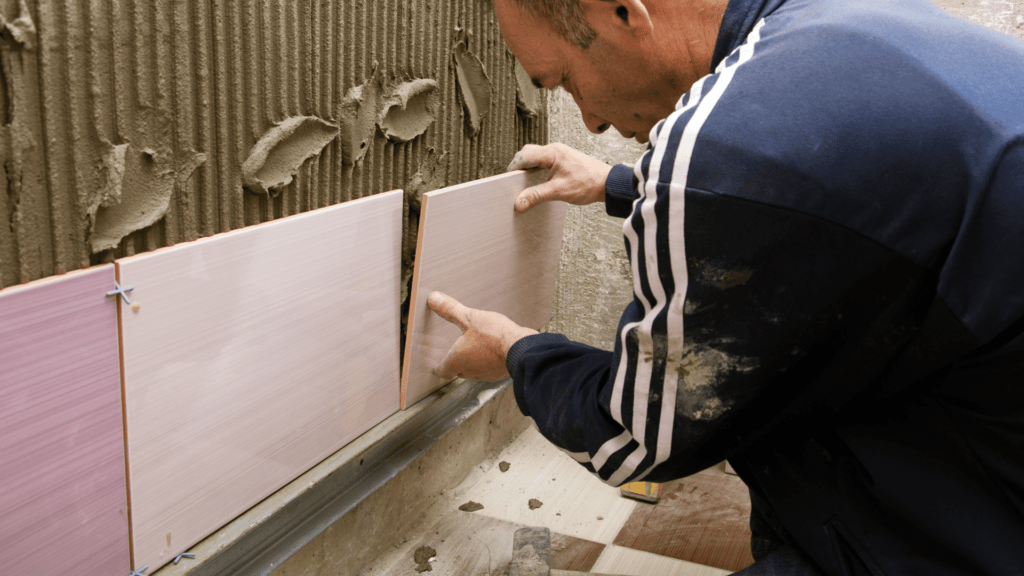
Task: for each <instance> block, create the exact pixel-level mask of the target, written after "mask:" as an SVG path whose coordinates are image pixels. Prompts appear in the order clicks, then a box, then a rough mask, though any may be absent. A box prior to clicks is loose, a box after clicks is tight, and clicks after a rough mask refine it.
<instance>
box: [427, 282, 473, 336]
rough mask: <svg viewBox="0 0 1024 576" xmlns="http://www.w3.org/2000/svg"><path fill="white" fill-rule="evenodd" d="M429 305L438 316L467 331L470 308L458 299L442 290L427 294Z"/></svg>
mask: <svg viewBox="0 0 1024 576" xmlns="http://www.w3.org/2000/svg"><path fill="white" fill-rule="evenodd" d="M427 305H428V306H430V308H431V309H432V310H433V311H434V312H436V313H437V315H438V316H440V317H441V318H444V319H445V320H447V321H449V322H451V323H452V324H455V325H456V326H458V327H459V328H461V329H462V331H463V332H465V331H466V327H467V326H468V325H469V308H466V307H465V306H463V305H462V304H460V303H459V301H458V300H456V299H455V298H452V297H451V296H448V295H446V294H442V293H440V292H431V293H430V296H427Z"/></svg>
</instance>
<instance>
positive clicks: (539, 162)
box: [507, 144, 555, 172]
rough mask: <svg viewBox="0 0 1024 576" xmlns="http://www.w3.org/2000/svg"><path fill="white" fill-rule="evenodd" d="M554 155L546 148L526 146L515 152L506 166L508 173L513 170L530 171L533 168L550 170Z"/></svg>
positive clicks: (533, 145) (532, 145) (534, 145)
mask: <svg viewBox="0 0 1024 576" xmlns="http://www.w3.org/2000/svg"><path fill="white" fill-rule="evenodd" d="M554 161H555V155H554V154H553V153H552V152H551V149H550V148H548V146H537V145H536V144H527V145H526V146H523V149H522V150H520V151H519V152H516V155H515V157H514V158H512V162H510V163H509V165H508V170H507V171H508V172H512V171H515V170H532V169H534V168H551V166H552V164H554Z"/></svg>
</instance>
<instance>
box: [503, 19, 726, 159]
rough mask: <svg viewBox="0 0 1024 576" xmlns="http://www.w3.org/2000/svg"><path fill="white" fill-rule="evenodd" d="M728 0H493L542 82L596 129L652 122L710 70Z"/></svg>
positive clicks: (510, 37) (639, 131)
mask: <svg viewBox="0 0 1024 576" xmlns="http://www.w3.org/2000/svg"><path fill="white" fill-rule="evenodd" d="M726 2H727V0H689V1H685V0H682V1H681V0H494V7H495V11H496V12H497V15H498V22H499V24H500V25H501V33H502V36H504V38H505V43H506V44H508V47H509V49H510V50H512V53H513V54H515V56H516V58H517V59H518V60H519V62H520V64H522V65H523V68H524V69H525V70H526V72H527V73H528V74H530V76H531V77H532V78H533V79H534V83H535V84H537V85H538V86H541V87H543V88H548V89H554V88H556V87H558V86H562V87H563V88H565V90H566V91H568V92H569V93H570V94H571V95H572V97H573V99H574V100H575V101H576V105H577V106H579V108H580V112H582V114H583V121H584V123H586V125H587V128H588V129H590V131H591V132H595V133H600V132H604V131H605V130H607V129H608V128H609V127H611V126H614V127H615V128H616V129H617V130H618V131H619V132H620V133H621V134H622V135H623V136H625V137H627V138H633V137H635V138H636V139H637V140H638V141H641V142H645V141H647V136H648V133H649V132H650V130H651V128H652V127H654V125H655V124H656V123H657V122H658V121H659V120H661V119H662V118H665V117H666V116H668V115H669V114H671V113H672V110H673V109H674V108H675V103H676V101H677V100H678V99H679V97H680V96H682V95H683V94H684V93H685V92H686V91H687V90H688V89H689V88H690V86H691V85H692V84H693V83H694V82H696V81H697V80H698V79H700V78H701V77H702V76H704V75H706V74H707V73H708V72H709V68H710V62H711V54H712V52H713V51H714V45H715V41H716V39H717V38H718V27H719V25H720V24H721V18H722V14H723V13H724V11H725V4H726Z"/></svg>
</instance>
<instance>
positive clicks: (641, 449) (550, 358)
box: [430, 0, 1024, 575]
mask: <svg viewBox="0 0 1024 576" xmlns="http://www.w3.org/2000/svg"><path fill="white" fill-rule="evenodd" d="M495 8H496V11H497V15H498V19H499V23H500V25H501V29H502V34H503V36H504V37H505V40H506V42H507V43H508V46H509V48H510V49H511V50H512V52H513V53H514V54H515V55H516V57H517V58H518V59H519V61H520V62H521V63H522V65H523V67H524V68H525V69H526V71H527V72H528V73H530V75H531V76H532V77H534V78H535V81H536V83H537V84H539V85H541V86H543V87H545V88H555V87H556V86H559V85H560V86H562V87H564V88H565V89H566V90H568V91H569V92H570V93H571V94H572V95H573V97H574V98H575V100H576V103H577V104H578V105H579V107H580V110H581V111H582V113H583V118H584V121H585V122H586V123H587V126H588V127H589V128H590V129H591V130H592V131H595V132H601V131H603V130H606V129H607V128H608V127H609V125H611V126H614V127H615V128H616V129H618V131H619V132H620V133H622V134H623V135H624V136H631V137H635V138H637V139H638V140H640V141H646V140H648V139H649V141H650V149H649V150H648V152H647V153H646V154H645V155H644V156H643V158H642V159H641V160H640V161H639V162H638V163H637V165H636V167H635V168H634V169H630V168H628V167H625V166H616V167H614V168H613V167H609V166H606V165H604V164H602V163H600V162H598V161H596V160H593V159H591V158H589V157H586V156H584V155H582V154H580V153H577V152H575V151H572V150H570V149H568V148H566V147H564V146H560V145H550V146H545V147H535V146H528V147H526V148H524V149H523V150H522V151H521V152H520V153H519V154H518V155H517V156H516V158H515V160H513V162H512V165H511V166H510V168H511V169H520V168H532V167H546V168H550V169H551V177H550V181H549V182H547V183H546V184H542V185H540V186H537V187H536V188H534V189H530V190H527V191H525V192H523V194H522V195H521V197H520V198H519V200H517V206H516V209H517V210H527V209H529V208H530V207H531V206H533V205H536V204H537V203H538V202H543V201H552V200H561V201H567V202H572V203H574V204H587V203H591V202H600V201H604V202H605V205H606V208H607V211H608V213H609V214H611V215H613V216H618V217H622V218H625V221H624V226H623V232H624V236H625V244H626V251H627V254H628V257H629V260H630V262H631V264H632V271H633V280H634V300H633V302H632V304H630V306H629V307H628V308H627V309H626V310H625V312H624V313H623V315H622V320H621V322H620V324H619V327H618V332H617V339H616V345H615V349H614V350H613V351H611V352H608V351H602V350H597V349H594V348H591V347H588V346H584V345H582V344H578V343H574V342H570V341H569V340H567V339H566V338H565V337H563V336H560V335H556V334H537V333H536V332H534V331H532V330H528V329H524V328H522V327H519V326H517V325H515V324H514V323H512V322H511V321H509V320H508V319H507V318H505V317H504V316H501V315H499V314H495V313H492V312H484V311H478V310H470V309H467V308H465V307H464V306H462V305H460V304H459V303H457V302H455V301H454V300H452V299H451V298H449V297H446V296H444V295H441V294H433V295H431V298H430V304H431V306H432V307H433V308H434V310H435V311H436V312H438V313H439V314H440V315H441V316H443V317H445V318H446V319H448V320H450V321H453V322H456V323H458V324H459V325H460V326H461V327H462V329H463V331H464V334H463V336H462V337H461V338H460V339H459V341H458V342H456V343H455V345H454V346H453V348H452V350H451V352H450V353H449V356H448V357H447V358H446V359H445V361H444V362H443V363H442V365H441V366H439V367H438V368H437V372H438V373H439V374H441V375H443V376H455V375H460V376H465V377H470V378H478V379H489V380H493V379H497V378H501V377H504V376H505V375H506V374H511V376H512V378H513V386H514V390H515V396H516V400H517V402H518V404H519V406H520V408H521V410H522V411H523V413H524V414H527V415H529V416H531V417H532V418H533V419H534V421H536V423H537V426H538V428H539V429H540V431H541V432H542V433H543V434H544V435H545V436H546V437H547V438H548V439H549V440H551V441H552V442H553V443H554V444H556V445H557V446H559V447H560V448H562V449H563V450H565V451H567V452H568V453H569V454H570V455H572V456H573V457H574V458H575V459H577V460H578V461H579V462H580V463H581V464H582V465H583V466H585V467H587V469H588V470H590V471H592V472H594V473H595V474H597V475H598V476H599V477H600V478H601V479H603V480H604V481H606V482H608V483H610V484H613V485H618V484H622V483H625V482H630V481H636V480H649V481H666V480H670V479H673V478H679V477H682V476H685V475H687V474H690V473H693V472H696V471H698V470H701V469H703V468H705V467H707V466H709V465H712V464H714V463H716V462H718V461H720V460H722V459H723V458H728V459H729V461H730V462H731V463H732V464H733V467H734V468H735V469H736V470H737V471H738V472H739V474H740V476H741V477H742V478H743V480H744V481H745V482H746V483H747V485H748V486H749V488H750V492H751V498H752V502H753V508H754V511H753V513H752V517H751V527H752V530H753V532H754V537H753V541H752V550H753V552H754V556H755V558H756V559H757V560H758V561H757V562H756V563H755V565H754V566H752V567H751V568H748V569H747V570H746V571H744V573H746V574H769V573H770V574H817V573H825V574H836V575H839V574H850V575H859V574H874V575H879V574H888V575H895V574H928V575H936V574H1000V575H1005V574H1024V43H1022V42H1020V41H1018V40H1016V39H1013V38H1010V37H1008V36H1003V35H1000V34H997V33H995V32H992V31H989V30H986V29H984V28H980V27H977V26H974V25H971V24H968V23H966V22H964V21H960V20H957V19H955V18H953V17H950V16H947V15H946V14H944V13H943V12H942V11H941V10H939V9H938V8H937V7H935V6H934V5H932V4H930V3H928V2H927V1H925V0H892V1H886V0H863V1H852V0H731V1H730V2H729V3H728V5H726V4H725V3H723V2H720V1H718V0H694V1H673V0H548V1H543V0H495ZM684 92H685V94H684Z"/></svg>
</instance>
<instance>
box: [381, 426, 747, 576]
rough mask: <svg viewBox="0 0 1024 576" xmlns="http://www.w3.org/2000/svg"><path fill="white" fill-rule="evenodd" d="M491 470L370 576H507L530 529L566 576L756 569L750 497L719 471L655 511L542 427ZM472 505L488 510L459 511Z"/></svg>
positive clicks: (673, 489)
mask: <svg viewBox="0 0 1024 576" xmlns="http://www.w3.org/2000/svg"><path fill="white" fill-rule="evenodd" d="M500 463H506V464H507V466H503V465H499V464H500ZM489 465H490V468H489V469H488V470H487V471H486V472H484V473H483V474H482V476H481V477H480V478H479V479H478V480H477V481H476V482H475V484H473V485H472V486H471V487H469V488H468V489H464V494H463V495H462V496H459V497H458V498H457V499H456V500H457V501H456V502H455V504H454V505H453V506H452V507H451V509H449V510H447V511H446V512H443V513H441V514H440V518H439V519H438V520H437V521H436V522H433V523H429V522H428V524H427V525H428V526H429V529H426V530H422V531H421V533H417V534H414V535H410V536H409V538H408V541H406V542H403V543H401V545H399V546H396V550H395V551H394V553H392V554H390V555H388V556H387V557H386V558H381V559H379V560H378V562H377V563H375V565H374V566H372V567H371V568H369V569H367V570H365V571H364V572H363V573H362V574H363V576H376V575H378V574H399V575H401V574H409V575H413V576H415V575H416V574H418V572H417V568H420V569H424V568H425V566H424V564H423V563H422V562H421V563H417V562H416V560H417V551H419V553H420V556H419V559H420V560H421V561H422V560H424V558H427V559H428V560H429V559H430V558H432V560H429V561H428V562H427V563H428V564H429V565H430V573H431V576H435V575H436V576H441V575H445V576H447V575H453V576H454V575H460V576H462V575H472V576H485V575H486V576H498V575H502V574H508V569H509V565H510V563H511V560H512V537H513V534H514V533H515V531H516V529H518V528H520V527H522V526H546V527H548V528H550V529H551V531H552V567H553V568H556V569H561V570H576V571H589V572H595V573H605V574H622V575H634V574H635V575H637V576H640V575H642V576H720V575H724V574H731V573H732V572H734V571H737V570H740V569H742V568H744V567H746V566H748V565H749V564H750V563H751V562H753V559H752V558H751V556H750V531H749V528H748V525H747V521H748V517H749V513H750V501H749V497H748V495H747V491H746V488H745V486H744V485H743V483H742V481H740V479H739V478H737V477H736V476H733V475H729V474H726V473H725V472H724V470H722V469H720V468H712V469H709V470H705V471H703V472H700V473H698V474H695V475H693V476H690V477H687V478H683V479H681V480H677V481H675V482H671V483H668V484H666V485H665V486H664V490H663V492H662V498H661V500H660V502H658V503H657V504H648V503H645V502H639V501H636V500H632V499H628V498H623V497H622V496H621V495H620V494H619V490H618V489H617V488H614V487H611V486H608V485H606V484H604V483H602V482H601V481H600V480H598V479H597V478H595V477H594V476H592V475H591V474H590V473H588V472H587V471H586V470H584V469H583V468H582V467H581V466H580V465H579V464H577V463H576V462H575V461H574V460H572V459H571V458H570V457H569V456H567V455H565V454H563V453H562V452H561V451H559V450H558V449H557V448H555V447H554V446H552V445H551V444H550V443H549V442H548V441H547V440H545V439H544V438H543V437H542V436H541V435H540V434H539V433H538V432H537V431H536V429H534V428H530V429H528V430H527V431H526V432H524V433H523V434H522V435H521V436H520V437H519V438H517V439H516V440H515V441H514V442H513V443H512V444H511V445H510V446H509V447H508V448H506V449H505V450H504V451H503V452H502V453H501V454H500V455H499V456H498V458H497V459H495V461H494V462H491V463H489ZM502 468H504V469H505V471H502ZM471 502H472V503H474V504H477V505H481V506H483V508H479V509H477V510H476V511H473V512H469V511H463V510H459V509H457V507H458V506H460V505H464V504H469V503H471ZM531 504H532V506H531ZM473 508H477V506H473ZM428 553H430V555H429V556H425V554H428Z"/></svg>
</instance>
